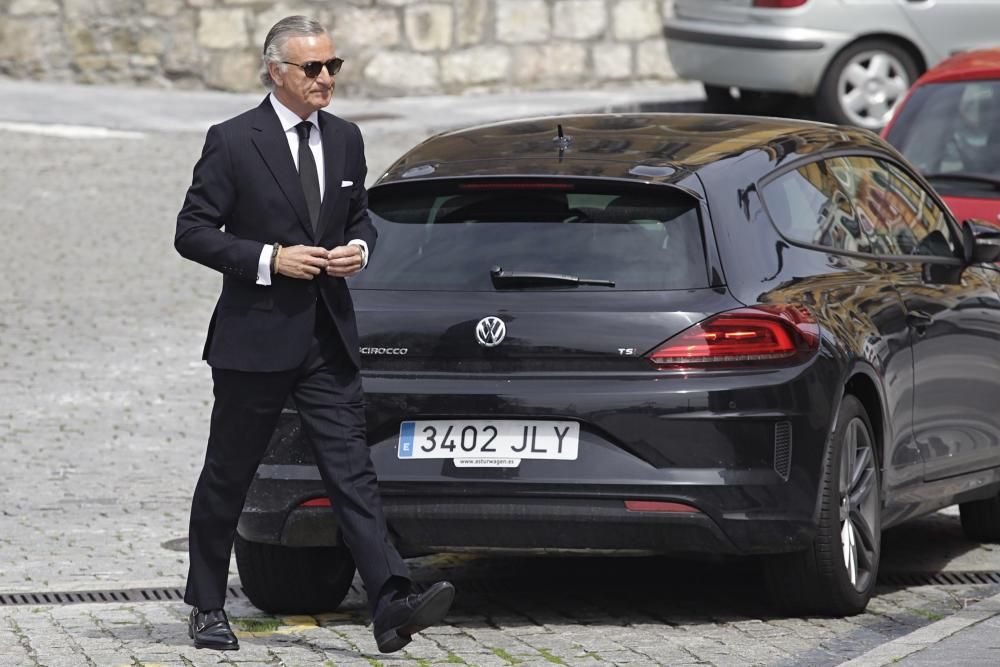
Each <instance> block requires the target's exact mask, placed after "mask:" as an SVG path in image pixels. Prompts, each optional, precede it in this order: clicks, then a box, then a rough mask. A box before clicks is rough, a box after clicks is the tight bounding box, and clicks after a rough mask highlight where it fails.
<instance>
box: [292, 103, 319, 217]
mask: <svg viewBox="0 0 1000 667" xmlns="http://www.w3.org/2000/svg"><path fill="white" fill-rule="evenodd" d="M311 129H312V123H310V122H309V121H306V120H304V121H302V122H301V123H299V124H298V125H296V126H295V130H296V131H297V132H298V133H299V180H300V181H302V192H303V193H304V194H305V196H306V206H308V207H309V220H310V221H311V222H312V226H313V231H316V223H317V222H318V221H319V204H320V196H319V173H318V172H317V171H316V158H314V157H313V152H312V151H311V150H310V149H309V130H311Z"/></svg>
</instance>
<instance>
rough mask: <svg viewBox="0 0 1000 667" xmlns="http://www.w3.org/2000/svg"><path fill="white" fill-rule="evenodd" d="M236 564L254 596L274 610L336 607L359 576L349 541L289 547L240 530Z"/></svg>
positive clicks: (318, 610)
mask: <svg viewBox="0 0 1000 667" xmlns="http://www.w3.org/2000/svg"><path fill="white" fill-rule="evenodd" d="M235 548H236V566H237V568H238V569H239V572H240V581H241V582H242V584H243V591H244V592H245V593H246V596H247V598H249V599H250V602H251V603H252V604H253V605H254V606H255V607H257V608H258V609H260V610H262V611H266V612H268V613H271V614H319V613H322V612H327V611H334V610H335V609H336V608H337V607H339V606H340V603H341V602H343V601H344V598H345V597H347V592H348V591H349V590H350V588H351V582H352V581H353V580H354V559H353V558H352V557H351V552H350V551H348V550H347V548H346V547H285V546H281V545H280V544H263V543H261V542H250V541H248V540H245V539H243V538H242V537H240V536H239V535H237V536H236V544H235Z"/></svg>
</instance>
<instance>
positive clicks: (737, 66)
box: [664, 0, 1000, 130]
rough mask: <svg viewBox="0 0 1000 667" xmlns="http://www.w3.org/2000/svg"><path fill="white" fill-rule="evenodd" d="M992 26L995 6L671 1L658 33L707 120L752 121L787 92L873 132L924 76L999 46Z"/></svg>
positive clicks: (886, 0)
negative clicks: (698, 86) (738, 115)
mask: <svg viewBox="0 0 1000 667" xmlns="http://www.w3.org/2000/svg"><path fill="white" fill-rule="evenodd" d="M998 26H1000V0H674V2H673V10H672V12H668V16H667V19H666V22H665V25H664V33H665V35H666V37H667V48H668V50H669V52H670V59H671V61H672V63H673V65H674V68H675V69H676V70H677V73H678V74H679V75H680V76H682V77H684V78H686V79H692V80H695V81H702V82H703V83H704V85H705V94H706V97H707V99H708V103H709V107H710V108H711V109H712V110H714V111H738V110H750V111H754V112H758V113H759V112H760V110H761V107H760V103H761V102H762V101H766V100H767V99H774V98H775V95H774V93H791V94H794V95H800V96H804V97H813V98H815V100H816V106H817V110H818V112H819V113H820V115H821V116H822V117H824V118H825V119H827V120H830V121H832V122H835V123H840V124H851V125H859V126H861V127H866V128H868V129H871V130H878V129H880V128H881V127H882V126H883V125H885V124H886V123H887V122H888V120H889V118H890V116H891V114H892V110H893V108H894V107H895V106H896V104H897V103H898V102H899V101H900V100H902V98H903V96H904V95H905V94H906V91H907V89H908V88H909V87H910V84H912V83H913V82H914V81H915V80H916V78H917V77H918V76H919V75H920V74H921V73H923V72H924V70H926V69H927V68H928V67H931V66H933V65H935V64H936V63H937V62H938V61H940V60H943V59H944V58H946V57H947V56H949V55H951V54H953V53H955V52H958V51H965V50H969V49H974V48H981V47H988V46H996V45H998V44H1000V38H998V36H997V33H998ZM741 107H742V108H741Z"/></svg>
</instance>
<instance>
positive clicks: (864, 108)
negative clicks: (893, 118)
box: [816, 39, 920, 132]
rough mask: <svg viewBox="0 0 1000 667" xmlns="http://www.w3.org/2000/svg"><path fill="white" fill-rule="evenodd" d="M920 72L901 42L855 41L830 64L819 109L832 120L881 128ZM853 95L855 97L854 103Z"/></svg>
mask: <svg viewBox="0 0 1000 667" xmlns="http://www.w3.org/2000/svg"><path fill="white" fill-rule="evenodd" d="M919 75H920V70H919V68H918V66H917V63H916V61H915V60H914V58H913V56H912V55H910V53H909V52H908V51H907V50H906V49H905V48H903V47H902V46H900V45H899V44H895V43H893V42H890V41H886V40H883V39H864V40H861V41H858V42H855V43H854V44H851V45H850V46H848V47H847V48H846V49H844V50H843V51H841V52H840V53H839V54H837V56H836V57H835V58H834V59H833V60H832V61H831V62H830V65H829V66H828V67H827V69H826V73H825V74H824V75H823V79H822V81H821V82H820V84H819V88H818V90H817V94H816V113H817V115H818V116H819V117H821V118H823V119H825V120H828V121H830V122H831V123H836V124H838V125H856V126H858V127H864V128H866V129H869V130H872V131H873V132H878V131H879V130H881V129H882V128H883V127H884V126H885V124H886V123H887V122H888V120H889V115H890V114H891V113H892V110H893V109H894V108H895V106H896V105H897V104H899V102H901V101H902V100H903V97H905V96H906V93H907V91H908V90H909V89H910V86H911V85H913V82H914V81H916V80H917V77H918V76H919ZM869 87H870V89H869ZM855 91H857V92H855ZM851 99H855V100H856V102H855V103H854V104H853V105H852V104H851ZM880 100H881V102H880ZM883 106H884V113H883V112H882V110H883Z"/></svg>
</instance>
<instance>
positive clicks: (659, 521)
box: [239, 487, 815, 556]
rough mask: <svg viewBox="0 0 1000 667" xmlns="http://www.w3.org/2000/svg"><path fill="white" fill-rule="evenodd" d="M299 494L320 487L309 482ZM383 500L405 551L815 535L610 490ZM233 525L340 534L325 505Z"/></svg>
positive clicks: (770, 549)
mask: <svg viewBox="0 0 1000 667" xmlns="http://www.w3.org/2000/svg"><path fill="white" fill-rule="evenodd" d="M303 490H304V491H305V489H303ZM305 493H322V492H321V491H319V490H318V488H317V487H313V490H312V491H305ZM740 493H743V492H742V491H741V492H740ZM686 495H691V494H686ZM382 498H383V507H384V510H385V516H386V521H387V523H388V524H389V529H390V533H391V534H393V535H394V538H395V541H396V544H397V547H398V548H399V550H400V552H401V553H402V554H403V555H404V556H415V555H419V554H423V553H430V552H440V551H458V552H487V553H489V552H503V553H512V552H515V553H557V552H579V553H592V554H597V553H616V554H652V553H655V554H691V553H712V554H753V553H777V552H784V551H794V550H797V549H801V548H804V547H806V546H807V545H808V544H809V542H810V540H811V539H812V537H813V535H814V534H815V531H814V526H813V523H812V521H811V520H810V517H809V516H808V515H806V514H802V515H795V516H793V515H789V514H782V513H780V512H760V513H751V514H746V515H740V514H739V513H735V514H733V515H729V516H725V517H723V518H721V519H720V518H713V517H712V516H710V515H709V514H707V513H705V512H702V511H683V512H677V511H634V510H630V509H627V508H626V506H625V503H624V501H623V500H621V499H611V498H580V497H537V498H524V497H516V498H515V497H509V498H503V497H467V496H465V497H463V496H446V495H438V496H425V497H424V496H421V497H414V496H405V495H396V494H393V493H391V491H389V490H387V489H383V494H382ZM755 514H756V515H755ZM239 532H240V534H241V535H242V536H243V537H244V538H245V539H248V540H251V541H257V542H278V543H280V544H284V545H286V546H330V545H335V544H337V543H338V539H339V537H338V532H337V524H336V520H335V518H334V513H333V512H332V511H331V509H330V508H329V507H302V506H299V507H297V508H293V509H289V508H281V509H273V510H268V509H266V508H262V507H259V506H258V507H252V506H251V507H248V508H246V509H245V510H244V513H243V515H242V517H241V519H240V526H239Z"/></svg>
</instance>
